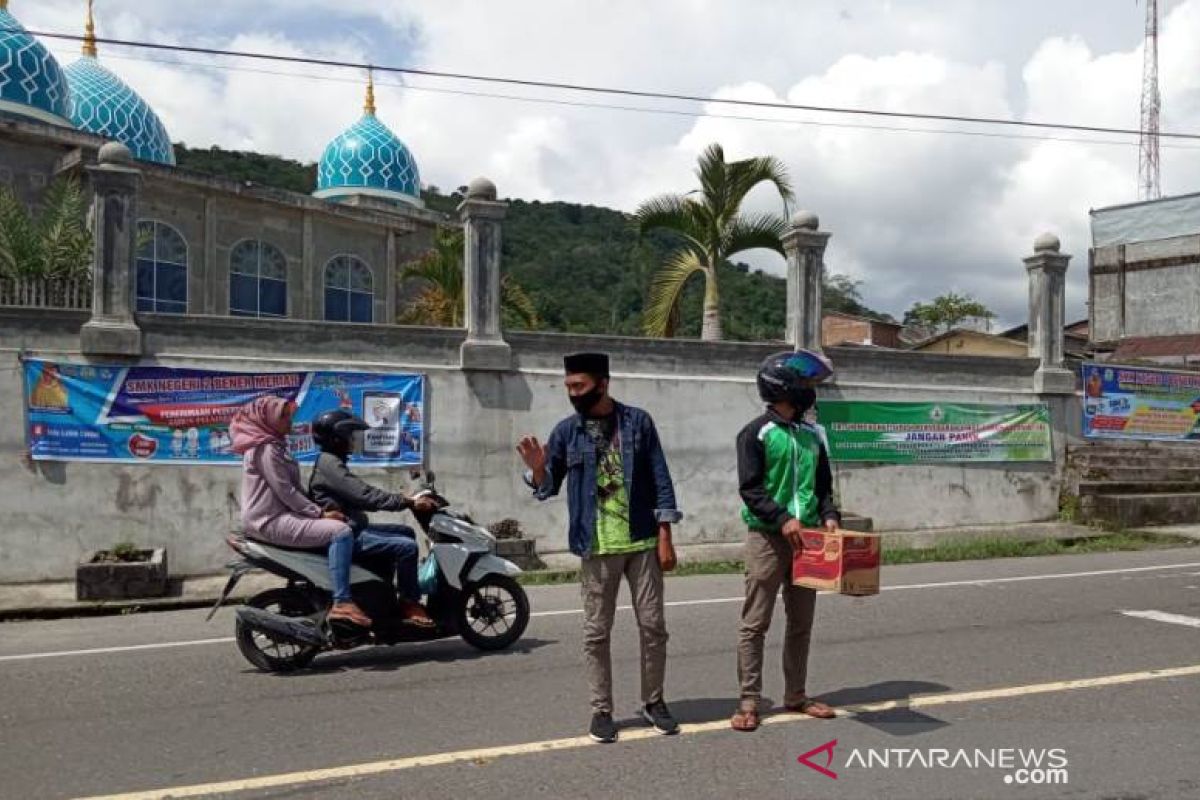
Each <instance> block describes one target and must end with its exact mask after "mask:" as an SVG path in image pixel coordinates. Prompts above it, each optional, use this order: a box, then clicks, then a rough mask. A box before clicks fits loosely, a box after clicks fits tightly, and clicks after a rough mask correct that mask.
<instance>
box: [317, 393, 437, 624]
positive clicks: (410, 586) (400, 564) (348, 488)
mask: <svg viewBox="0 0 1200 800" xmlns="http://www.w3.org/2000/svg"><path fill="white" fill-rule="evenodd" d="M368 428H369V426H368V425H367V423H366V422H364V421H363V420H362V419H360V418H359V417H356V416H354V415H353V414H351V413H349V412H348V411H344V410H342V409H340V408H339V409H334V410H331V411H325V412H323V413H321V414H320V415H318V416H317V418H316V419H315V420H313V425H312V434H313V440H314V441H315V442H316V444H317V447H319V448H320V450H321V452H320V454H318V456H317V461H316V463H315V464H314V465H313V470H312V474H311V476H310V477H309V481H308V494H309V497H311V498H312V499H313V501H314V502H315V503H317V504H318V505H320V506H321V507H322V508H326V509H337V510H339V511H341V512H342V513H343V514H345V515H346V518H347V520H348V521H349V523H350V526H351V527H352V528H353V530H354V556H355V559H356V560H358V561H359V562H360V563H365V562H372V563H377V564H378V565H379V566H381V567H382V570H381V571H382V572H383V574H384V577H385V578H387V579H388V581H389V582H392V580H393V576H395V578H396V579H397V582H398V585H399V589H400V606H401V613H402V615H403V617H404V620H405V622H408V623H410V624H413V625H416V626H418V627H423V628H431V627H433V626H434V624H435V623H434V622H433V620H432V619H430V617H429V614H428V613H427V612H426V611H425V609H424V607H422V606H421V604H420V602H419V600H420V597H421V592H420V589H419V588H418V585H417V561H418V556H419V553H418V547H417V541H416V532H415V531H414V530H413V529H412V528H410V527H409V526H407V525H380V524H375V525H372V524H371V521H370V519H369V518H368V517H367V512H368V511H404V510H406V509H407V510H412V511H413V512H415V513H418V514H424V513H432V512H433V511H434V510H436V508H437V504H436V502H435V501H434V500H433V499H432V498H430V497H418V498H415V499H414V498H411V497H407V496H405V495H403V494H398V493H394V492H389V491H387V490H385V489H380V488H379V487H377V486H372V485H371V484H369V483H367V482H366V481H364V480H363V479H362V478H360V477H358V476H357V475H355V474H354V473H353V472H351V471H350V467H349V466H348V464H347V462H348V461H349V460H350V456H351V454H352V453H353V452H354V450H355V445H354V439H355V433H357V432H359V431H365V430H367V429H368Z"/></svg>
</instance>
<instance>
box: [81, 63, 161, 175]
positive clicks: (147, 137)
mask: <svg viewBox="0 0 1200 800" xmlns="http://www.w3.org/2000/svg"><path fill="white" fill-rule="evenodd" d="M66 74H67V80H68V81H69V82H70V85H71V122H73V123H75V127H77V128H79V129H80V130H81V131H87V132H88V133H94V134H96V135H97V136H103V137H104V138H105V139H113V140H115V141H118V142H120V143H121V144H123V145H125V146H126V147H128V148H129V150H130V152H132V153H133V157H134V158H137V159H140V160H142V161H153V162H155V163H157V164H169V165H171V166H174V165H175V148H174V147H172V146H171V137H170V136H169V135H168V134H167V129H166V128H165V127H164V126H163V124H162V120H160V119H159V118H158V114H155V113H154V109H152V108H151V107H150V106H149V104H148V103H147V102H146V101H145V100H143V99H142V98H141V95H139V94H138V93H137V92H135V91H134V90H133V89H131V88H129V85H128V84H126V83H125V81H123V80H121V79H120V78H118V77H117V76H116V75H115V74H113V72H112V71H111V70H109V69H108V68H106V67H105V66H104V65H102V64H101V63H100V62H99V61H97V60H96V59H95V57H93V56H88V55H85V56H83V57H82V58H80V59H79V60H78V61H76V62H75V63H74V64H72V65H71V66H69V67H67V73H66Z"/></svg>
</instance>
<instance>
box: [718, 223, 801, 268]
mask: <svg viewBox="0 0 1200 800" xmlns="http://www.w3.org/2000/svg"><path fill="white" fill-rule="evenodd" d="M786 231H787V223H786V222H784V220H783V218H781V217H777V216H775V215H774V214H743V215H741V216H738V217H735V218H734V219H733V220H732V221H731V222H730V224H729V225H728V226H727V227H726V228H725V231H724V237H723V240H722V242H721V245H722V246H721V250H722V253H721V255H722V257H723V260H724V259H728V258H730V257H732V256H733V255H734V254H735V253H740V252H742V251H743V250H753V249H755V248H759V247H762V248H766V249H768V250H774V251H775V252H776V253H779V254H780V255H784V252H783V234H784V233H785V232H786Z"/></svg>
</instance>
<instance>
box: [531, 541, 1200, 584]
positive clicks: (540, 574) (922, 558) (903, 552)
mask: <svg viewBox="0 0 1200 800" xmlns="http://www.w3.org/2000/svg"><path fill="white" fill-rule="evenodd" d="M1197 544H1200V543H1197V542H1196V541H1195V540H1193V539H1188V538H1187V537H1184V536H1166V535H1157V534H1144V533H1120V532H1119V533H1107V534H1104V535H1103V536H1087V537H1082V538H1079V539H1038V540H1033V541H1023V540H1020V539H1001V538H987V539H962V540H950V541H944V542H941V543H939V544H936V545H934V546H933V547H925V548H912V547H888V546H886V545H885V546H884V548H883V563H884V564H923V563H929V562H934V561H974V560H979V559H988V558H1023V557H1029V556H1056V555H1070V554H1082V553H1115V552H1121V551H1130V550H1162V549H1166V548H1171V547H1195V546H1197ZM742 569H743V565H742V562H741V561H693V562H689V563H686V564H680V565H679V566H678V567H676V568H675V571H674V572H672V573H670V574H669V575H668V577H687V576H690V575H736V574H739V573H741V572H742ZM517 580H518V581H519V582H520V583H522V584H524V585H526V586H553V585H556V584H562V583H578V582H579V570H577V569H566V570H538V571H535V572H525V573H522V574H521V575H520V576H518V577H517Z"/></svg>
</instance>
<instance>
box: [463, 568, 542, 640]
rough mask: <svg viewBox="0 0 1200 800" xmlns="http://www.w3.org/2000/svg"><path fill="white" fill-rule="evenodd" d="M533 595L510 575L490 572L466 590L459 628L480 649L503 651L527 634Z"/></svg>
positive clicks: (469, 585)
mask: <svg viewBox="0 0 1200 800" xmlns="http://www.w3.org/2000/svg"><path fill="white" fill-rule="evenodd" d="M528 624H529V597H528V596H527V595H526V594H525V590H524V589H523V588H521V584H519V583H517V582H516V581H515V580H513V579H512V578H510V577H508V576H507V575H486V576H484V577H483V579H482V580H480V581H477V582H476V583H472V584H468V585H467V586H466V587H465V588H464V589H463V593H462V605H461V606H460V608H459V612H458V631H459V633H460V634H461V635H462V638H463V639H464V640H465V641H466V642H467V644H469V645H471V646H472V647H477V648H479V649H480V650H503V649H504V648H506V647H509V646H510V645H512V643H513V642H515V641H517V639H520V638H521V634H523V633H525V626H527V625H528Z"/></svg>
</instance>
